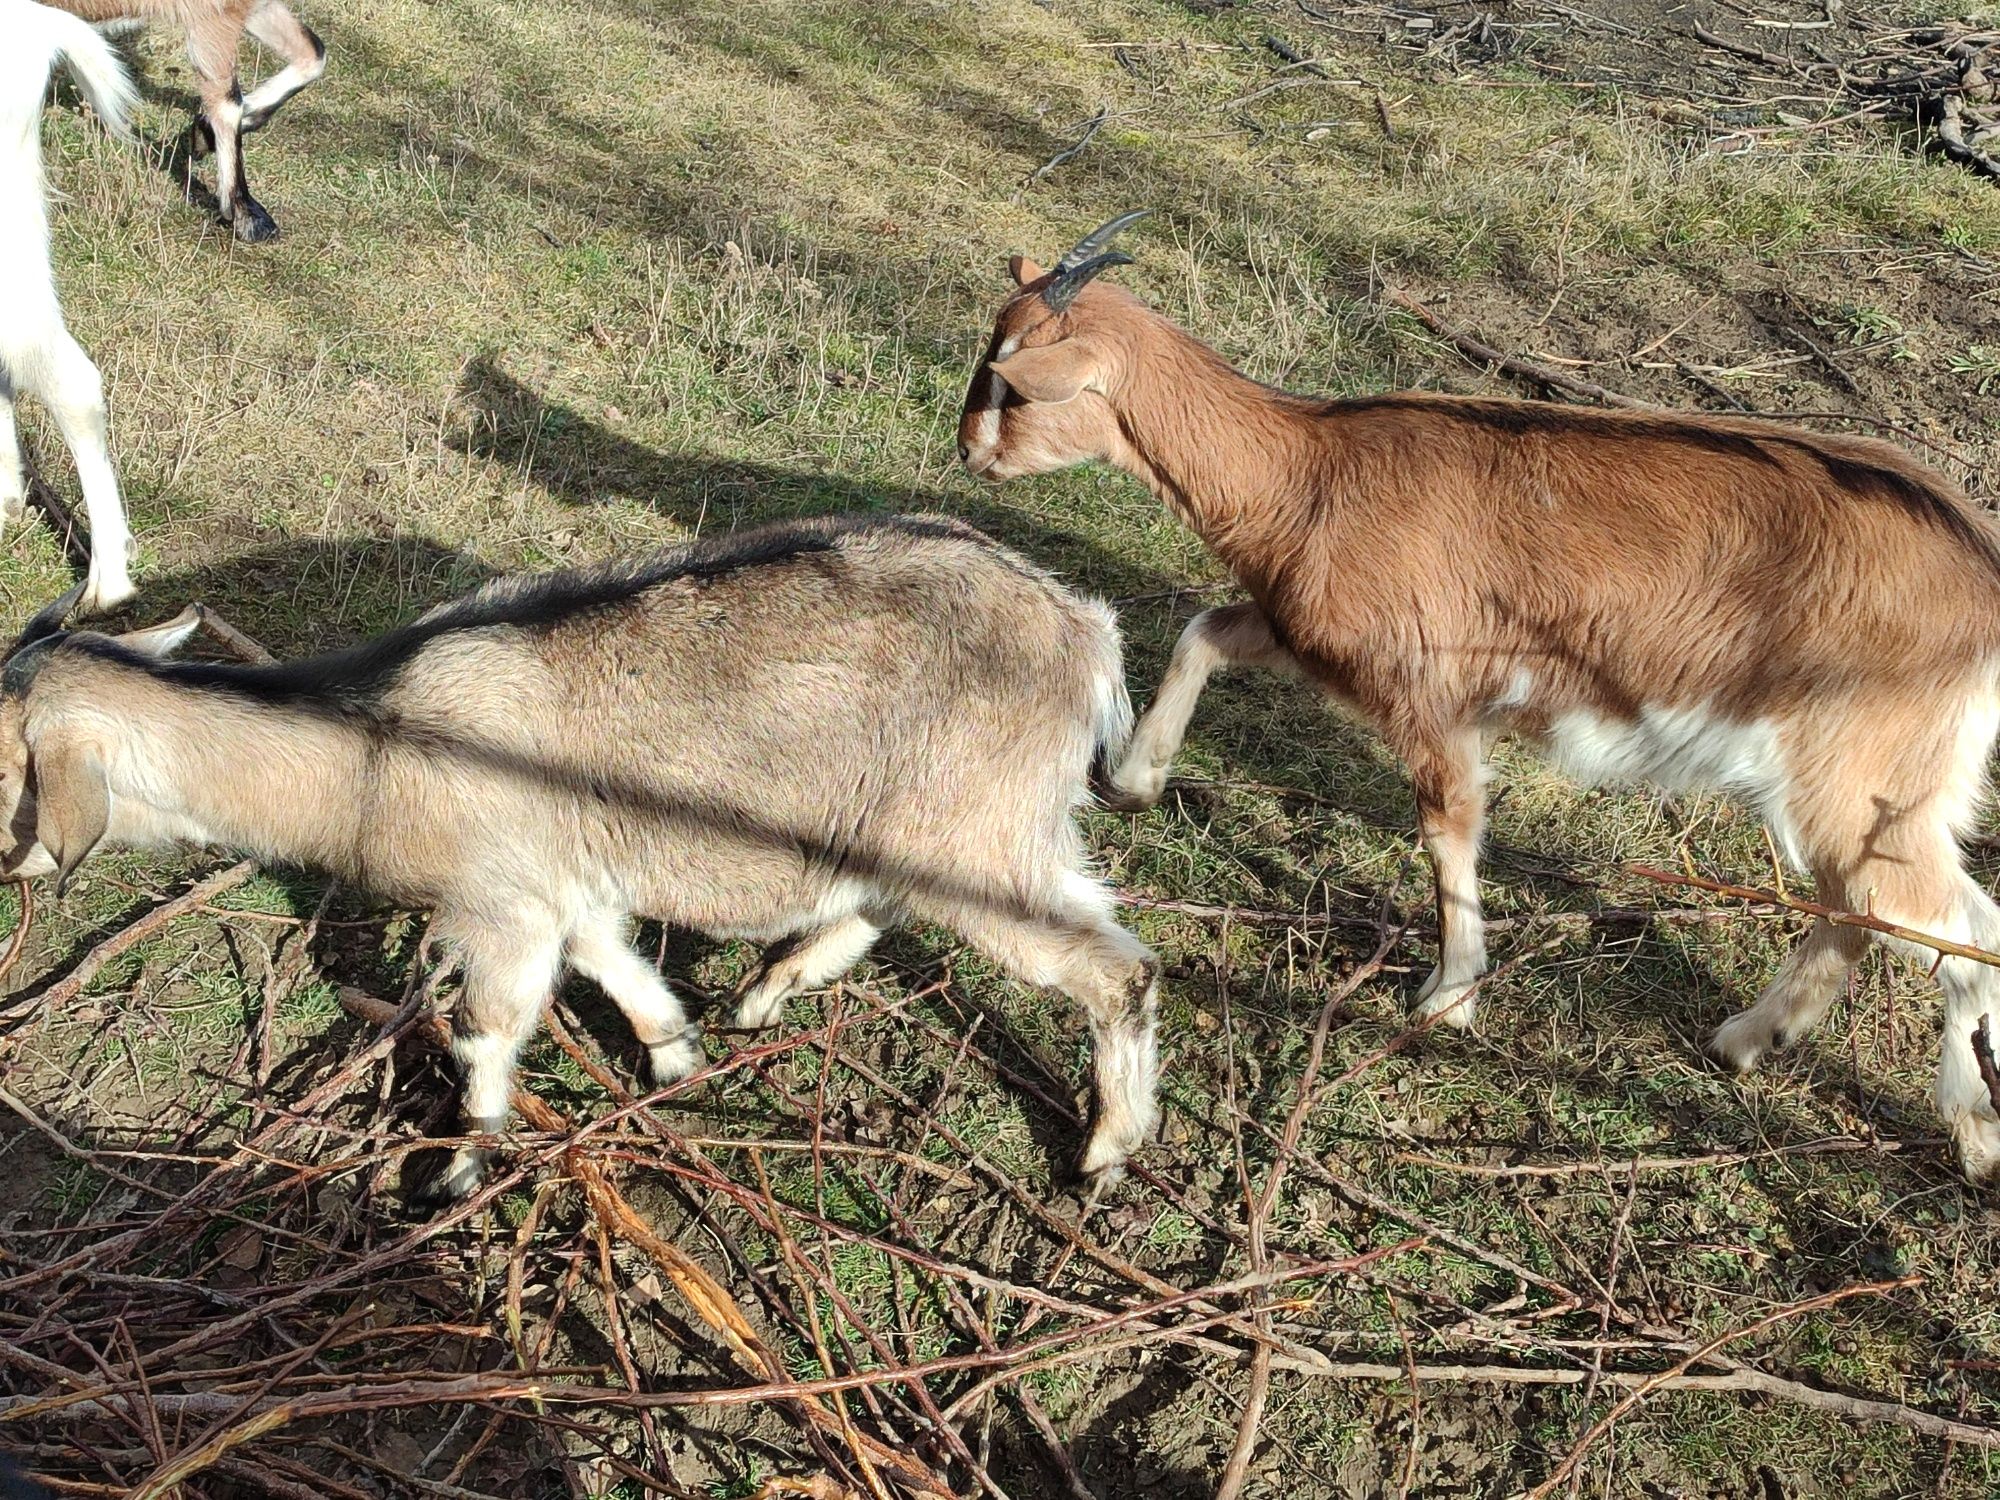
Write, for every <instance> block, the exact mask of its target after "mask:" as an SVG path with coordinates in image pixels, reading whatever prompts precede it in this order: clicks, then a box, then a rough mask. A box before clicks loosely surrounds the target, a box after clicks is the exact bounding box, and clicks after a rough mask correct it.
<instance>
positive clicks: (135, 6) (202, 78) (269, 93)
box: [51, 0, 326, 242]
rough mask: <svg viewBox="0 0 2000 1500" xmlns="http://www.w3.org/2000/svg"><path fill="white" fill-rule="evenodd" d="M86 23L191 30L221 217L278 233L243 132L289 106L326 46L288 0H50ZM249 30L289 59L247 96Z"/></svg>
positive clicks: (237, 227) (265, 233)
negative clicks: (158, 23) (241, 73)
mask: <svg viewBox="0 0 2000 1500" xmlns="http://www.w3.org/2000/svg"><path fill="white" fill-rule="evenodd" d="M51 3H53V4H54V5H55V6H56V7H57V8H58V9H61V10H66V11H69V12H71V13H72V14H74V15H79V16H81V17H83V19H84V20H86V21H93V22H100V23H101V22H105V21H123V20H152V19H155V18H160V19H168V20H173V21H177V22H179V24H180V27H181V29H182V30H183V31H184V32H185V33H186V34H187V50H188V61H189V62H191V63H192V64H193V65H194V73H195V81H196V84H197V85H198V87H199V88H200V90H201V114H200V115H199V116H198V118H197V127H198V132H199V133H200V134H201V135H203V136H205V137H206V140H207V144H208V145H209V146H210V147H211V148H212V149H213V150H214V152H215V211H216V217H217V218H219V219H221V220H222V222H223V223H225V224H227V225H229V226H230V228H231V229H233V230H234V231H235V233H236V237H237V238H238V239H242V240H250V241H253V242H254V241H257V240H268V239H272V238H275V237H276V235H277V233H278V226H277V224H276V222H275V221H273V219H272V218H271V216H270V215H269V214H268V213H266V212H264V207H263V205H262V204H260V203H259V202H258V201H257V200H256V199H255V198H253V197H251V196H250V184H249V181H248V179H246V178H245V176H244V175H243V139H242V138H243V136H244V135H246V134H247V133H249V132H250V131H253V130H262V129H263V128H264V126H265V125H266V124H267V123H268V122H269V121H270V118H271V116H272V115H273V114H275V113H277V109H278V106H279V105H281V104H283V103H284V102H285V101H286V100H287V99H289V98H291V97H292V95H294V94H296V93H297V92H298V91H299V90H300V89H302V88H304V87H305V86H306V85H307V84H309V83H311V82H312V81H313V80H314V79H315V78H317V77H319V75H320V74H321V73H322V72H324V71H325V69H326V46H325V44H324V43H322V42H321V41H320V39H319V38H318V37H317V36H315V35H314V34H313V32H312V30H311V28H310V27H307V26H305V25H303V24H301V23H300V21H299V18H298V17H297V16H295V15H293V14H292V13H291V11H290V10H289V9H288V8H287V7H286V6H285V4H284V0H51ZM246 31H247V32H248V33H249V34H250V35H251V36H252V37H254V38H255V39H256V40H257V41H259V42H262V43H263V44H264V45H265V46H266V47H269V48H270V49H271V50H272V51H273V52H275V53H277V54H278V56H280V57H282V58H283V59H284V60H285V65H284V67H282V68H281V69H279V70H278V71H277V72H276V73H273V74H272V75H271V76H270V77H269V78H267V79H265V80H264V81H263V82H262V83H260V84H258V85H257V87H256V88H254V89H252V90H251V91H250V92H249V93H248V94H247V95H246V94H245V93H244V92H243V89H242V86H241V84H240V83H239V82H238V81H237V74H236V54H237V52H238V50H239V49H241V47H242V45H243V34H244V33H245V32H246Z"/></svg>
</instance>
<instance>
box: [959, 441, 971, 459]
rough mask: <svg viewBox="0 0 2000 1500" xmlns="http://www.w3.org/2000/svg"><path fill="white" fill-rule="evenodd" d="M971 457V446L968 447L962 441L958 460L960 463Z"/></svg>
mask: <svg viewBox="0 0 2000 1500" xmlns="http://www.w3.org/2000/svg"><path fill="white" fill-rule="evenodd" d="M971 457H972V450H971V449H970V448H969V447H967V446H966V445H965V444H964V443H960V444H959V445H958V461H959V462H960V463H964V462H966V461H967V460H968V459H970V458H971Z"/></svg>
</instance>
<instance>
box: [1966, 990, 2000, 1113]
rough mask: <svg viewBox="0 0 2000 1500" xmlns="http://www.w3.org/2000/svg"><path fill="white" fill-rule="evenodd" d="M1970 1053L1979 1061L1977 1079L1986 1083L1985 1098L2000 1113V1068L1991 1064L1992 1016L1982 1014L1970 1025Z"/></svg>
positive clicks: (1994, 1110) (1994, 1111) (1995, 1111)
mask: <svg viewBox="0 0 2000 1500" xmlns="http://www.w3.org/2000/svg"><path fill="white" fill-rule="evenodd" d="M1972 1055H1973V1057H1974V1058H1976V1059H1977V1060H1978V1062H1979V1081H1980V1082H1981V1083H1983V1084H1985V1085H1986V1100H1987V1102H1988V1103H1989V1104H1991V1105H1992V1106H1993V1113H1994V1114H1996V1115H2000V1068H1996V1067H1995V1066H1994V1065H1993V1017H1992V1016H1991V1015H1990V1014H1989V1015H1982V1016H1981V1017H1980V1018H1979V1019H1978V1020H1977V1021H1975V1022H1974V1023H1973V1026H1972Z"/></svg>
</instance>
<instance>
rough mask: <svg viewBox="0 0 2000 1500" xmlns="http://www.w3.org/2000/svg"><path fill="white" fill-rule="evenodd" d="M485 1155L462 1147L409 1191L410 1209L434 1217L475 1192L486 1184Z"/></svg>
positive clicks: (467, 1147) (474, 1149) (468, 1147)
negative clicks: (433, 1215)
mask: <svg viewBox="0 0 2000 1500" xmlns="http://www.w3.org/2000/svg"><path fill="white" fill-rule="evenodd" d="M487 1156H488V1153H487V1152H484V1151H481V1150H478V1149H476V1148H474V1147H470V1146H464V1147H460V1148H459V1149H458V1150H456V1151H453V1152H452V1153H450V1155H449V1156H447V1157H446V1158H445V1159H444V1160H443V1161H442V1162H441V1163H440V1164H439V1165H438V1167H437V1170H435V1171H433V1172H432V1173H430V1174H429V1176H427V1177H425V1178H424V1179H422V1180H420V1181H419V1182H417V1183H416V1184H415V1185H414V1186H412V1187H411V1188H410V1190H409V1201H410V1207H411V1208H412V1209H414V1210H416V1211H417V1212H419V1213H430V1214H437V1213H442V1212H444V1211H445V1210H446V1209H448V1208H450V1207H451V1206H452V1205H453V1204H455V1203H458V1202H461V1201H463V1200H464V1199H465V1198H467V1197H469V1196H471V1195H472V1194H473V1193H474V1192H476V1191H478V1189H479V1185H480V1184H481V1183H483V1182H484V1181H485V1180H486V1163H487Z"/></svg>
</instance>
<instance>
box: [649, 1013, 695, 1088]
mask: <svg viewBox="0 0 2000 1500" xmlns="http://www.w3.org/2000/svg"><path fill="white" fill-rule="evenodd" d="M646 1059H647V1063H648V1065H649V1066H650V1068H651V1069H652V1074H653V1086H654V1087H655V1088H665V1087H667V1085H668V1084H672V1083H679V1082H680V1081H681V1080H682V1079H683V1078H686V1077H689V1076H690V1075H692V1074H695V1073H698V1072H700V1071H701V1070H702V1069H703V1068H705V1067H707V1066H708V1054H707V1053H706V1052H703V1051H702V1050H701V1028H700V1027H699V1026H690V1027H688V1028H687V1029H686V1030H685V1031H683V1032H681V1034H680V1035H679V1036H675V1037H669V1038H668V1039H667V1040H666V1041H664V1042H656V1043H654V1044H653V1045H652V1046H651V1047H648V1048H647V1049H646Z"/></svg>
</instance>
